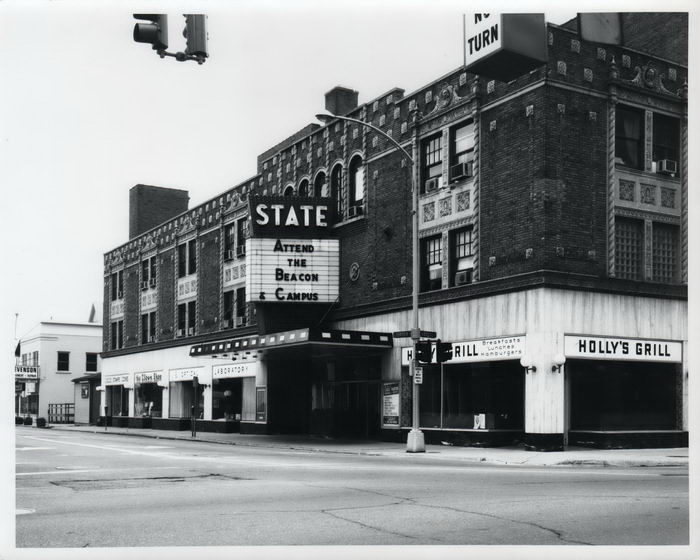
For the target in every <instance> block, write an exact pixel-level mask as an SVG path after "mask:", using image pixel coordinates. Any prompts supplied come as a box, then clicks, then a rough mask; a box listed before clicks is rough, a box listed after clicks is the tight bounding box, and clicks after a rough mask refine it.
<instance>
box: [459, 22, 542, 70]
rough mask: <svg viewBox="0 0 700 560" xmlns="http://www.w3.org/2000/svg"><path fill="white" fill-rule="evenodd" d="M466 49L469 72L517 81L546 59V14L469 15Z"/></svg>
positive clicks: (465, 59) (465, 39)
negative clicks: (516, 79)
mask: <svg viewBox="0 0 700 560" xmlns="http://www.w3.org/2000/svg"><path fill="white" fill-rule="evenodd" d="M464 48H465V58H464V61H465V66H466V67H467V70H468V71H469V72H472V73H474V74H479V75H482V76H486V77H489V78H495V79H497V80H501V81H503V82H509V81H511V80H514V79H515V78H517V77H519V76H522V75H523V74H527V73H528V72H529V71H530V70H534V69H535V68H537V67H539V66H542V65H543V64H545V63H546V62H547V37H546V26H545V20H544V14H496V13H489V14H485V13H481V14H469V15H467V18H466V25H465V38H464Z"/></svg>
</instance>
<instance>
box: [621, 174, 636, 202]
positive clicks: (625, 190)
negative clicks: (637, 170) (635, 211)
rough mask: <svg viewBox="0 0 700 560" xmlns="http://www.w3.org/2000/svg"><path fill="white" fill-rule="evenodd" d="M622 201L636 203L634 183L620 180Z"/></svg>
mask: <svg viewBox="0 0 700 560" xmlns="http://www.w3.org/2000/svg"><path fill="white" fill-rule="evenodd" d="M620 200H627V201H629V202H634V181H626V180H625V179H620Z"/></svg>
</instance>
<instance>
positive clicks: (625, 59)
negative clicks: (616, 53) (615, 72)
mask: <svg viewBox="0 0 700 560" xmlns="http://www.w3.org/2000/svg"><path fill="white" fill-rule="evenodd" d="M631 66H632V59H631V58H630V55H628V54H623V55H622V67H623V68H630V67H631Z"/></svg>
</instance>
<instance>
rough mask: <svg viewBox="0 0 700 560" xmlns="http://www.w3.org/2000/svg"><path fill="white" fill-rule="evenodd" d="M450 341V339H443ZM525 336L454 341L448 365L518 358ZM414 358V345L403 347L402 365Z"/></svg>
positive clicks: (408, 363)
mask: <svg viewBox="0 0 700 560" xmlns="http://www.w3.org/2000/svg"><path fill="white" fill-rule="evenodd" d="M443 342H448V341H443ZM524 347H525V337H524V336H507V337H501V338H483V339H479V340H465V341H462V342H453V343H452V359H451V360H450V361H449V362H445V364H446V365H451V364H464V363H469V362H490V361H496V360H518V359H520V357H521V356H522V355H523V348H524ZM412 358H413V347H412V346H407V347H404V348H402V349H401V365H402V366H408V365H410V363H411V359H412ZM431 363H437V361H436V359H435V345H433V347H432V359H431Z"/></svg>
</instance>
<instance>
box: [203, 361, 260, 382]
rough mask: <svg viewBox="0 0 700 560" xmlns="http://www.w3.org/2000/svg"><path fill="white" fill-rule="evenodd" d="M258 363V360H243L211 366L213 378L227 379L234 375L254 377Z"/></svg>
mask: <svg viewBox="0 0 700 560" xmlns="http://www.w3.org/2000/svg"><path fill="white" fill-rule="evenodd" d="M259 367H260V365H259V363H258V362H243V363H240V364H227V365H221V366H214V367H212V368H211V371H212V377H213V378H214V379H228V378H234V377H255V375H256V374H257V372H258V369H259Z"/></svg>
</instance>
